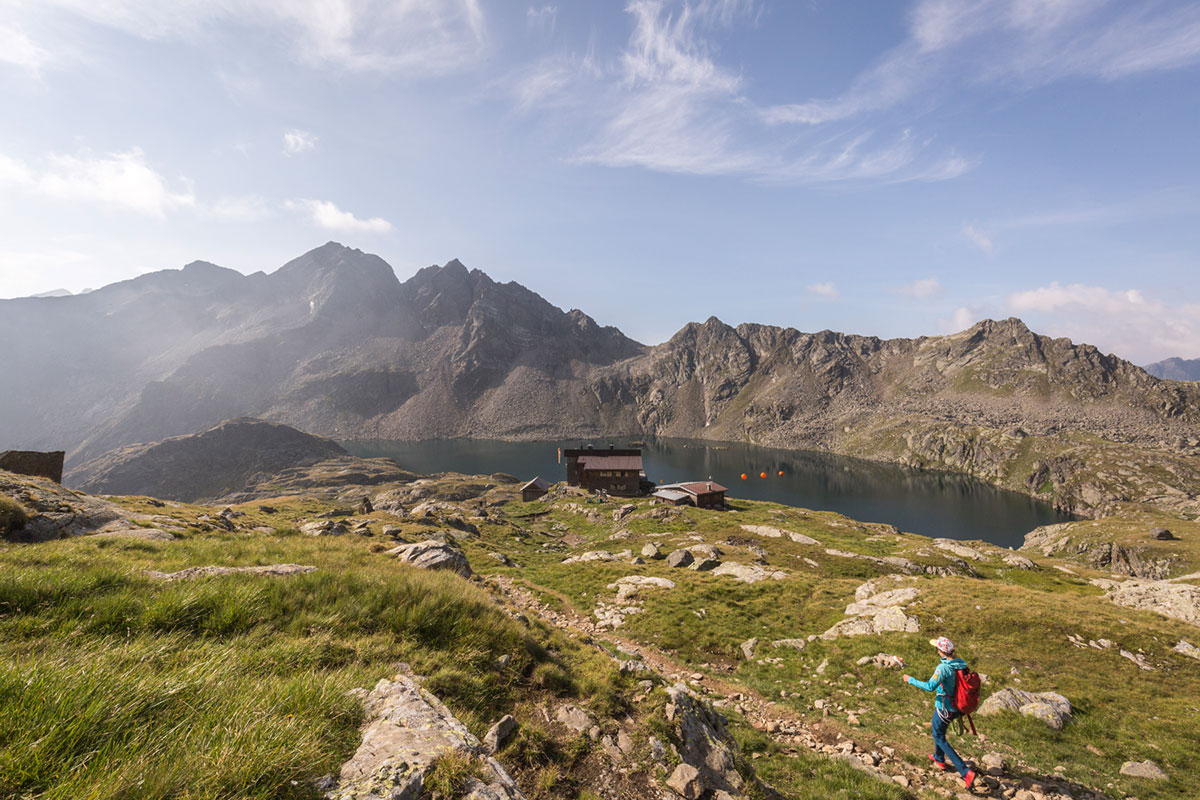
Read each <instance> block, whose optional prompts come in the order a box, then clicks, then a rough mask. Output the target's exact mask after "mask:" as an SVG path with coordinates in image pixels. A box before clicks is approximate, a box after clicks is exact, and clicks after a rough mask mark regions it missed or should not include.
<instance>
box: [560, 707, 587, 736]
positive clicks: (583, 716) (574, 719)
mask: <svg viewBox="0 0 1200 800" xmlns="http://www.w3.org/2000/svg"><path fill="white" fill-rule="evenodd" d="M554 718H555V719H556V720H558V721H559V722H560V723H562V724H563V725H564V726H566V727H567V729H568V730H572V731H574V732H575V733H583V732H584V731H587V730H589V729H590V728H591V727H592V725H593V724H594V723H593V722H592V718H591V717H589V716H588V715H587V712H586V711H584V710H583V709H582V708H580V707H579V706H573V705H565V706H563V707H561V708H560V709H558V713H556V714H555V715H554Z"/></svg>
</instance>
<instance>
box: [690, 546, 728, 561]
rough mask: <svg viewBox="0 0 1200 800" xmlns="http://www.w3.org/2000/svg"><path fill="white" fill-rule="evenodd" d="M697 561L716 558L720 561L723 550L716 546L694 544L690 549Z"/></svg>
mask: <svg viewBox="0 0 1200 800" xmlns="http://www.w3.org/2000/svg"><path fill="white" fill-rule="evenodd" d="M688 550H690V551H691V553H692V555H693V556H695V557H696V559H698V560H699V559H704V558H714V559H720V557H721V556H722V555H724V554H723V553H722V552H721V548H719V547H717V546H716V545H715V544H694V545H692V546H691V547H689V548H688Z"/></svg>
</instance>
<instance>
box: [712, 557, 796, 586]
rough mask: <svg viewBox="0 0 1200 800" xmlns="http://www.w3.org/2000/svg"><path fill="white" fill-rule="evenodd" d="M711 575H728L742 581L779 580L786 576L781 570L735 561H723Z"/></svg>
mask: <svg viewBox="0 0 1200 800" xmlns="http://www.w3.org/2000/svg"><path fill="white" fill-rule="evenodd" d="M713 575H728V576H730V577H731V578H733V579H734V580H735V581H741V582H742V583H758V582H759V581H765V580H774V581H781V580H783V579H784V578H786V577H787V576H788V574H787V573H786V572H784V571H782V570H768V569H763V568H762V567H760V566H757V565H746V564H739V563H738V562H736V561H725V562H723V563H722V564H721V565H720V566H719V567H717V568H716V569H714V570H713Z"/></svg>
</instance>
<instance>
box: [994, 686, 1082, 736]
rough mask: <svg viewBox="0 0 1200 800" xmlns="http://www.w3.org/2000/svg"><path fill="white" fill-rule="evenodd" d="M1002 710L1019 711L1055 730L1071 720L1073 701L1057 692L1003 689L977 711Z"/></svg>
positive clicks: (1060, 728) (996, 711)
mask: <svg viewBox="0 0 1200 800" xmlns="http://www.w3.org/2000/svg"><path fill="white" fill-rule="evenodd" d="M1001 711H1017V712H1019V713H1021V714H1024V715H1026V716H1030V717H1033V718H1035V719H1040V720H1041V721H1042V722H1045V723H1046V724H1047V725H1049V726H1050V727H1052V728H1054V729H1055V730H1062V727H1063V726H1064V725H1065V724H1066V723H1068V722H1070V721H1071V701H1070V700H1068V699H1067V698H1065V697H1063V696H1062V695H1061V694H1058V693H1057V692H1026V691H1024V690H1022V689H1001V690H1000V691H998V692H995V693H994V694H992V695H991V696H990V697H988V698H987V699H986V700H984V701H983V703H981V704H980V706H979V710H978V711H977V712H975V713H977V714H979V715H981V716H987V715H988V714H998V713H1000V712H1001Z"/></svg>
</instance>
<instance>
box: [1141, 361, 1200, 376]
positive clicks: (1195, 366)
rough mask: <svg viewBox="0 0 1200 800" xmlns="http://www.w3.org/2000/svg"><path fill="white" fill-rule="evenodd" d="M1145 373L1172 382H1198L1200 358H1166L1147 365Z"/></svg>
mask: <svg viewBox="0 0 1200 800" xmlns="http://www.w3.org/2000/svg"><path fill="white" fill-rule="evenodd" d="M1145 369H1146V372H1149V373H1150V374H1151V375H1153V376H1154V377H1156V378H1166V379H1167V380H1172V381H1200V358H1192V359H1186V358H1167V359H1163V360H1162V361H1155V362H1154V363H1153V364H1147V365H1146V367H1145Z"/></svg>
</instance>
